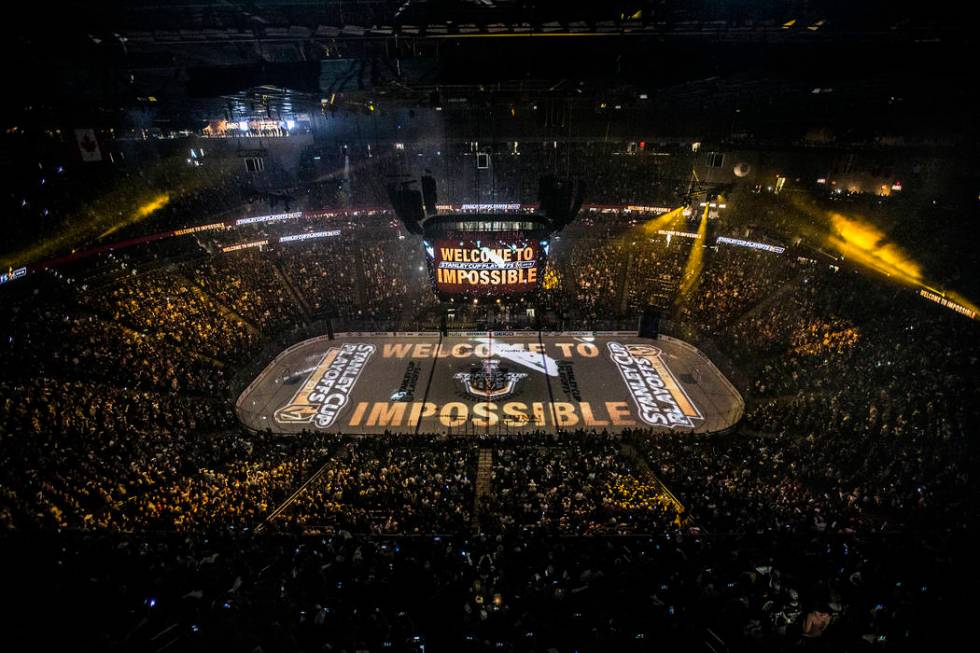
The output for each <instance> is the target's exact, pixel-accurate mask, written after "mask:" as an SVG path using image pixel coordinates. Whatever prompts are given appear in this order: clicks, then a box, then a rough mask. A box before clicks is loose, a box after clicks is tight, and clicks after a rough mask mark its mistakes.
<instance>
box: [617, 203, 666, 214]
mask: <svg viewBox="0 0 980 653" xmlns="http://www.w3.org/2000/svg"><path fill="white" fill-rule="evenodd" d="M626 210H627V211H629V212H631V213H652V214H654V215H664V214H665V213H670V212H671V211H673V209H671V208H669V207H666V206H636V205H633V204H630V205H629V206H627V207H626Z"/></svg>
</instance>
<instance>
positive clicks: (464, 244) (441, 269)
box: [429, 236, 547, 295]
mask: <svg viewBox="0 0 980 653" xmlns="http://www.w3.org/2000/svg"><path fill="white" fill-rule="evenodd" d="M545 244H547V243H545ZM429 253H430V258H431V261H432V274H433V276H434V280H435V286H436V289H437V290H438V291H439V292H440V293H443V294H447V295H455V294H467V293H478V294H482V295H486V294H490V295H497V294H500V295H503V294H509V293H519V292H527V291H530V290H534V289H535V288H537V285H538V282H539V281H540V280H541V275H542V272H543V268H544V258H545V256H546V248H545V247H542V245H541V243H539V242H537V241H535V240H531V239H520V238H513V239H510V238H506V239H505V238H494V239H492V240H487V239H481V238H475V237H469V236H468V237H466V238H463V239H452V240H450V239H441V240H437V241H435V242H434V243H433V244H432V246H431V248H430V249H429Z"/></svg>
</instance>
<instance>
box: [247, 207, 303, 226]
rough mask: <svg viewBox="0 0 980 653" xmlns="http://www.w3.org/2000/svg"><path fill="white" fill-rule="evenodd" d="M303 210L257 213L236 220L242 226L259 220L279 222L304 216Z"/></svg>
mask: <svg viewBox="0 0 980 653" xmlns="http://www.w3.org/2000/svg"><path fill="white" fill-rule="evenodd" d="M302 217H303V212H302V211H293V212H292V213H272V214H270V215H256V216H252V217H251V218H239V219H238V220H235V224H236V225H237V226H239V227H240V226H242V225H246V224H256V223H259V222H278V221H280V220H295V219H296V218H302Z"/></svg>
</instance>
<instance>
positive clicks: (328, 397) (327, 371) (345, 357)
mask: <svg viewBox="0 0 980 653" xmlns="http://www.w3.org/2000/svg"><path fill="white" fill-rule="evenodd" d="M375 349H376V348H375V346H374V345H368V344H363V343H356V344H344V345H341V346H340V347H331V348H330V349H328V350H327V351H326V353H325V354H324V355H323V357H322V358H321V359H320V361H319V362H318V363H317V365H316V367H315V368H314V369H313V371H312V372H311V373H310V375H309V376H308V377H307V379H306V382H305V383H304V384H303V386H302V387H301V388H300V389H299V390H298V391H297V392H296V394H294V395H293V398H292V400H290V402H289V403H288V404H287V405H285V406H283V407H282V408H279V409H278V410H277V411H276V412H275V417H274V418H275V420H276V421H277V422H279V423H280V424H297V423H300V424H307V423H309V424H313V425H314V426H316V427H317V428H321V429H323V428H329V427H330V426H332V425H333V423H334V422H335V421H336V419H337V416H338V415H340V411H341V410H342V409H343V408H344V406H346V405H347V402H348V401H349V400H350V394H351V391H352V390H353V389H354V386H355V385H356V384H357V380H358V379H359V378H360V376H361V372H362V371H363V370H364V366H365V365H366V364H367V362H368V359H370V358H371V355H372V354H374V352H375Z"/></svg>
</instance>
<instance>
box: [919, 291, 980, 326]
mask: <svg viewBox="0 0 980 653" xmlns="http://www.w3.org/2000/svg"><path fill="white" fill-rule="evenodd" d="M919 295H921V296H922V297H925V298H926V299H928V300H929V301H931V302H936V303H937V304H939V305H940V306H945V307H946V308H948V309H949V310H951V311H956V312H957V313H959V314H960V315H965V316H967V317H968V318H970V319H971V320H975V319H976V318H977V313H976V311H973V310H970V309H969V308H967V307H966V306H963V305H962V304H957V303H956V302H954V301H952V300H949V299H946V298H945V297H943V296H942V295H937V294H936V293H934V292H929V291H928V290H922V289H920V290H919Z"/></svg>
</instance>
